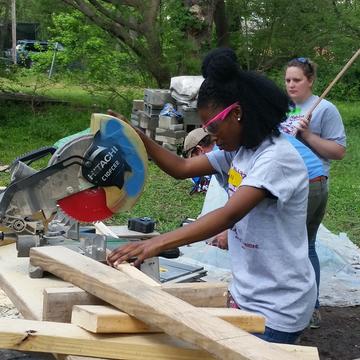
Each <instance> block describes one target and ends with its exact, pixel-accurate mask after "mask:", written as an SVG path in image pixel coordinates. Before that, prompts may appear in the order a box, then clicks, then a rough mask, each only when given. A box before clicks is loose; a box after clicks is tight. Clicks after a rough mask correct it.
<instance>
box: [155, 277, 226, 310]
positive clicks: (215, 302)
mask: <svg viewBox="0 0 360 360" xmlns="http://www.w3.org/2000/svg"><path fill="white" fill-rule="evenodd" d="M161 289H162V290H164V291H166V292H167V293H168V294H171V295H173V296H175V297H177V298H179V299H181V300H184V301H186V302H188V303H189V304H191V305H194V306H199V307H226V302H227V291H228V284H227V283H224V282H216V283H215V282H214V283H212V282H194V283H180V284H167V283H165V284H163V285H162V286H161Z"/></svg>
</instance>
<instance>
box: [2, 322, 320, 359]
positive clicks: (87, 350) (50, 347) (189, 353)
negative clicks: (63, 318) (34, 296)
mask: <svg viewBox="0 0 360 360" xmlns="http://www.w3.org/2000/svg"><path fill="white" fill-rule="evenodd" d="M274 346H275V347H278V348H282V349H284V351H286V352H287V353H289V354H294V355H296V358H297V359H301V360H319V355H318V351H317V348H315V347H309V346H296V345H283V344H274ZM0 348H4V349H13V350H19V351H33V352H56V353H58V354H63V353H72V354H74V355H71V356H67V357H66V356H62V355H58V356H57V358H58V359H59V360H60V359H61V360H62V359H67V360H69V359H71V360H96V359H97V360H101V359H98V358H96V359H94V358H93V357H91V358H88V357H83V356H77V355H84V356H96V357H98V356H101V357H104V358H112V359H123V360H143V359H147V360H157V359H159V360H162V359H164V360H165V359H166V360H177V359H179V360H187V359H189V360H190V359H191V360H193V359H199V360H202V359H214V358H213V357H211V355H210V354H209V353H207V352H205V351H203V350H200V349H198V348H196V347H194V346H191V345H189V344H186V343H184V342H182V341H180V340H175V339H172V338H170V337H169V336H167V335H165V334H146V335H114V334H112V335H96V334H91V333H89V332H87V331H85V330H83V329H81V328H79V327H78V326H76V325H73V324H63V323H53V322H44V321H43V322H40V321H32V320H21V319H16V320H14V319H1V320H0ZM289 358H290V357H289ZM274 360H277V358H274Z"/></svg>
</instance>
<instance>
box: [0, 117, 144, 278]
mask: <svg viewBox="0 0 360 360" xmlns="http://www.w3.org/2000/svg"><path fill="white" fill-rule="evenodd" d="M48 155H50V160H49V162H48V164H47V166H46V167H45V168H43V169H41V170H35V169H34V168H32V167H31V166H30V165H31V164H32V163H33V162H35V161H37V160H39V159H42V158H44V157H45V156H48ZM10 174H11V183H10V185H9V186H8V187H7V188H6V189H5V190H4V191H3V192H2V193H0V231H1V233H0V234H1V235H0V236H1V237H2V239H3V241H6V240H12V239H13V240H16V244H17V250H18V256H29V249H30V248H31V247H33V246H42V245H51V244H59V243H63V244H68V245H69V246H74V247H78V248H80V246H79V244H76V243H75V245H74V244H73V243H72V241H71V240H74V239H75V240H81V248H82V250H83V251H84V252H85V253H86V252H87V253H86V255H88V256H91V257H94V258H96V259H97V260H105V255H106V239H105V237H104V236H103V235H98V234H92V233H86V232H85V233H82V235H80V231H79V223H92V222H96V221H101V220H104V219H106V218H109V217H111V216H112V215H113V214H115V213H117V212H119V211H125V210H129V209H130V208H131V207H132V206H133V205H134V204H135V202H136V201H137V199H138V198H139V196H140V194H141V192H142V190H143V186H144V183H145V179H146V176H147V155H146V150H145V147H144V145H143V143H142V141H141V139H140V137H139V136H138V134H137V133H136V131H135V130H134V129H133V128H132V127H131V126H130V125H128V124H127V123H126V122H124V121H122V120H119V119H117V118H115V117H113V116H109V115H104V114H93V115H92V117H91V124H90V128H89V130H88V131H87V132H86V133H85V134H84V133H82V135H79V136H74V137H73V138H72V139H71V140H69V141H66V142H65V143H64V144H63V145H61V146H59V147H58V148H55V147H49V148H42V149H40V150H37V151H33V152H31V153H28V154H26V155H24V156H21V157H19V158H18V159H16V160H15V161H14V162H13V164H12V165H11V166H10ZM0 240H1V238H0ZM34 276H36V275H34Z"/></svg>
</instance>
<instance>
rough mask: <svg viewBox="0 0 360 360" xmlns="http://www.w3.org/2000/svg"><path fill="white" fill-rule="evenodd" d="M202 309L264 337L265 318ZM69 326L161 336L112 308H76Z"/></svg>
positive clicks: (142, 323) (98, 330)
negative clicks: (151, 333) (152, 333)
mask: <svg viewBox="0 0 360 360" xmlns="http://www.w3.org/2000/svg"><path fill="white" fill-rule="evenodd" d="M201 309H202V310H204V311H206V312H207V313H208V314H210V315H212V316H215V317H218V318H220V319H223V320H225V321H227V322H229V323H230V324H233V325H235V326H237V327H239V328H240V329H243V330H245V331H248V332H252V333H263V332H264V330H265V318H264V317H263V316H261V315H257V314H254V313H250V312H248V311H242V310H239V309H231V308H201ZM71 323H72V324H74V325H78V326H80V327H82V328H83V329H85V330H88V331H90V332H93V333H98V334H104V333H147V332H162V331H161V330H160V329H157V328H156V327H154V326H149V325H147V324H145V323H144V322H142V321H140V320H138V319H136V318H134V317H132V316H130V315H128V314H126V313H124V312H122V311H120V310H118V309H116V308H114V307H112V306H101V305H75V306H74V307H73V310H72V316H71Z"/></svg>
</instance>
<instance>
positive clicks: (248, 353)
mask: <svg viewBox="0 0 360 360" xmlns="http://www.w3.org/2000/svg"><path fill="white" fill-rule="evenodd" d="M28 261H29V260H28V259H25V258H16V257H15V248H14V244H11V245H6V246H3V247H0V285H1V287H2V288H3V290H4V291H5V292H6V293H7V294H8V296H9V298H10V299H11V300H12V301H13V302H14V304H15V305H16V306H17V307H18V309H19V311H20V312H22V314H23V315H24V317H25V318H26V319H28V320H25V319H24V320H23V319H19V320H13V319H11V320H5V319H0V348H7V349H15V350H24V351H35V352H50V353H54V354H65V355H67V354H71V355H69V356H65V355H57V357H58V358H59V359H67V360H85V359H86V358H84V356H91V357H98V358H102V359H104V358H109V359H134V360H135V359H145V358H146V359H154V360H155V359H174V360H175V359H179V360H180V359H181V360H185V359H215V358H216V359H276V360H282V359H284V360H285V359H286V360H291V359H309V360H310V359H319V357H318V355H317V350H316V348H311V347H301V346H290V345H281V344H276V345H275V344H269V343H266V342H264V341H262V340H260V339H258V338H257V337H255V336H253V335H251V334H250V332H261V331H263V330H264V325H265V321H264V318H263V317H262V316H260V315H256V314H251V313H246V312H243V311H240V310H238V309H227V308H224V306H225V301H226V285H225V284H221V283H216V284H211V283H192V284H171V285H170V284H169V285H160V284H158V283H157V282H155V281H154V280H152V279H150V278H148V277H146V276H144V274H142V273H141V272H139V271H138V270H137V269H136V268H134V267H131V266H130V265H128V264H125V265H120V266H119V268H118V269H114V268H110V267H109V266H106V265H104V264H101V263H99V262H96V261H95V260H93V259H90V258H87V257H85V256H83V255H81V254H78V253H75V252H74V251H72V250H70V249H67V248H64V247H61V246H53V247H41V248H33V249H31V254H30V263H31V264H32V265H34V266H40V267H42V268H43V269H44V270H45V271H47V272H49V273H50V274H52V275H50V276H49V277H46V278H43V279H30V278H28V276H27V265H28ZM60 279H61V280H60ZM204 306H206V308H203V307H204ZM68 321H71V323H67V322H68Z"/></svg>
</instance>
